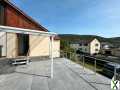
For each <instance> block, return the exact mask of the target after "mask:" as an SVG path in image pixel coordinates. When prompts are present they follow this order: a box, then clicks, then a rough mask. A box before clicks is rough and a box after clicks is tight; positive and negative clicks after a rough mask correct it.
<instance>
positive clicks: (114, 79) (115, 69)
mask: <svg viewBox="0 0 120 90" xmlns="http://www.w3.org/2000/svg"><path fill="white" fill-rule="evenodd" d="M114 80H116V66H115V67H114Z"/></svg>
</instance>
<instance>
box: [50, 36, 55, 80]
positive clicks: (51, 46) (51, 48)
mask: <svg viewBox="0 0 120 90" xmlns="http://www.w3.org/2000/svg"><path fill="white" fill-rule="evenodd" d="M53 38H54V37H53V36H51V40H50V42H51V45H50V51H51V54H50V55H51V78H53Z"/></svg>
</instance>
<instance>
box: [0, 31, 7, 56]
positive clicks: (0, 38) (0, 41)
mask: <svg viewBox="0 0 120 90" xmlns="http://www.w3.org/2000/svg"><path fill="white" fill-rule="evenodd" d="M0 46H2V49H1V51H2V52H1V56H6V33H5V32H0Z"/></svg>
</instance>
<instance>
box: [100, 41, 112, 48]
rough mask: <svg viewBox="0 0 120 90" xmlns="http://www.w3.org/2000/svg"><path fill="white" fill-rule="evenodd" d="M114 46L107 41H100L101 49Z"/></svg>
mask: <svg viewBox="0 0 120 90" xmlns="http://www.w3.org/2000/svg"><path fill="white" fill-rule="evenodd" d="M113 47H114V46H113V45H112V44H111V43H109V42H101V49H110V48H113Z"/></svg>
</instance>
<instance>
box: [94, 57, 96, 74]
mask: <svg viewBox="0 0 120 90" xmlns="http://www.w3.org/2000/svg"><path fill="white" fill-rule="evenodd" d="M94 68H95V75H96V59H95V61H94Z"/></svg>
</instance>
